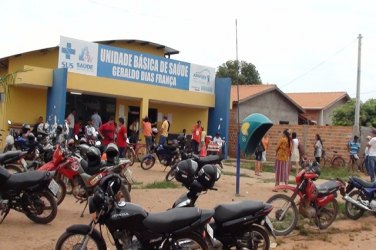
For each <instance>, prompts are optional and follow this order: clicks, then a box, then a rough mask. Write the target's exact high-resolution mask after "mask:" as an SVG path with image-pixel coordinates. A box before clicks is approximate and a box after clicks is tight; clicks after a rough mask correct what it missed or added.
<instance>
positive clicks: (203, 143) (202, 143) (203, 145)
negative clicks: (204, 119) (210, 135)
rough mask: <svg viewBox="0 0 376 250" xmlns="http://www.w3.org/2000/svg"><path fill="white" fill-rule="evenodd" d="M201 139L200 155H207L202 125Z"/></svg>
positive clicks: (204, 132)
mask: <svg viewBox="0 0 376 250" xmlns="http://www.w3.org/2000/svg"><path fill="white" fill-rule="evenodd" d="M201 129H202V131H201V139H200V149H199V150H200V156H201V157H205V156H206V155H207V151H206V131H205V129H204V128H203V127H201Z"/></svg>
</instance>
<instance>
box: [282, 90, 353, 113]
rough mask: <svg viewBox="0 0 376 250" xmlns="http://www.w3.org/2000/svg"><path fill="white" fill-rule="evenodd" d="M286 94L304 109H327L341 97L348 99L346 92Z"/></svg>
mask: <svg viewBox="0 0 376 250" xmlns="http://www.w3.org/2000/svg"><path fill="white" fill-rule="evenodd" d="M287 95H288V96H289V97H290V98H291V99H293V100H294V101H295V102H296V103H298V104H299V105H300V106H302V107H303V108H304V109H306V110H322V109H327V108H328V107H330V106H332V105H333V104H335V103H336V102H338V101H340V100H342V99H344V100H345V101H348V100H350V97H349V95H348V94H347V92H311V93H287Z"/></svg>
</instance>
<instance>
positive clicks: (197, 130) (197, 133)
mask: <svg viewBox="0 0 376 250" xmlns="http://www.w3.org/2000/svg"><path fill="white" fill-rule="evenodd" d="M201 133H202V127H201V121H200V120H198V121H197V123H196V124H195V125H193V127H192V152H193V153H195V154H198V152H199V151H198V148H199V145H200V141H201Z"/></svg>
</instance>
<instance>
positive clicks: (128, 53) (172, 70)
mask: <svg viewBox="0 0 376 250" xmlns="http://www.w3.org/2000/svg"><path fill="white" fill-rule="evenodd" d="M178 53H179V51H177V50H174V49H172V48H169V47H166V46H164V45H160V44H156V43H152V42H146V41H139V40H112V41H102V42H97V43H91V42H86V41H81V40H77V39H73V38H67V37H61V38H60V45H59V46H58V47H52V48H45V49H40V50H36V51H30V52H26V53H22V54H18V55H13V56H9V57H6V58H2V59H0V76H1V75H5V74H8V73H12V72H15V71H17V70H19V69H23V70H25V72H22V73H18V74H17V78H16V84H15V86H11V87H10V95H9V98H8V99H7V100H6V101H5V100H4V95H3V96H2V98H1V117H2V118H1V120H0V126H1V128H3V129H5V132H4V131H3V132H2V133H3V138H5V136H4V134H5V133H6V130H7V128H8V124H7V120H11V121H12V123H13V124H22V123H29V124H31V125H32V124H35V123H36V120H37V118H38V117H39V116H43V117H44V119H45V120H47V121H48V122H49V123H50V124H61V123H63V121H64V119H65V117H66V115H67V114H68V113H69V112H70V110H71V109H73V108H74V109H76V110H77V113H78V114H77V119H82V120H83V121H87V120H88V119H89V118H90V116H91V115H92V113H93V112H94V111H98V112H99V114H100V115H101V116H102V119H103V120H104V122H105V121H106V120H107V119H108V118H109V117H110V116H114V117H115V118H116V119H117V118H118V117H124V118H125V120H126V123H127V125H128V127H129V125H130V123H131V122H132V121H134V120H138V121H139V122H140V124H141V120H142V118H143V117H145V116H146V115H148V116H149V118H150V119H151V121H152V122H157V123H158V127H159V126H160V123H161V121H162V118H163V117H164V116H167V117H168V120H169V121H170V122H171V130H170V133H172V134H178V133H180V132H181V131H182V130H183V129H184V128H185V129H186V130H187V134H190V130H191V127H192V126H193V124H194V123H195V122H196V121H197V120H201V121H202V125H203V127H204V128H205V130H207V131H208V134H215V133H216V132H217V131H219V132H220V133H221V134H222V136H224V137H226V138H227V137H228V121H229V110H230V85H231V83H230V79H227V78H226V79H216V78H215V69H214V68H210V67H205V66H201V65H196V64H191V63H187V62H182V61H177V60H173V59H171V58H170V57H171V56H172V55H174V54H178ZM140 138H143V136H140Z"/></svg>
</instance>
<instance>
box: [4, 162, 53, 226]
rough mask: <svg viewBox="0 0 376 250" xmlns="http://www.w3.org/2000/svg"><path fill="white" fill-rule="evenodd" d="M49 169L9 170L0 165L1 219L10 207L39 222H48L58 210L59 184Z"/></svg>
mask: <svg viewBox="0 0 376 250" xmlns="http://www.w3.org/2000/svg"><path fill="white" fill-rule="evenodd" d="M53 176H54V173H53V172H49V171H43V172H42V171H41V172H39V171H31V172H26V173H16V174H10V173H9V172H8V171H7V170H6V169H4V168H0V220H1V221H0V223H2V222H3V221H4V219H5V217H6V216H7V215H8V213H9V211H10V209H14V210H16V211H18V212H21V213H24V214H25V215H26V216H27V217H28V218H29V219H30V220H32V221H34V222H36V223H38V224H47V223H50V222H51V221H52V220H54V219H55V217H56V214H57V204H56V199H55V197H56V194H57V191H58V188H59V186H58V184H57V183H56V182H55V181H54V179H53Z"/></svg>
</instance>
